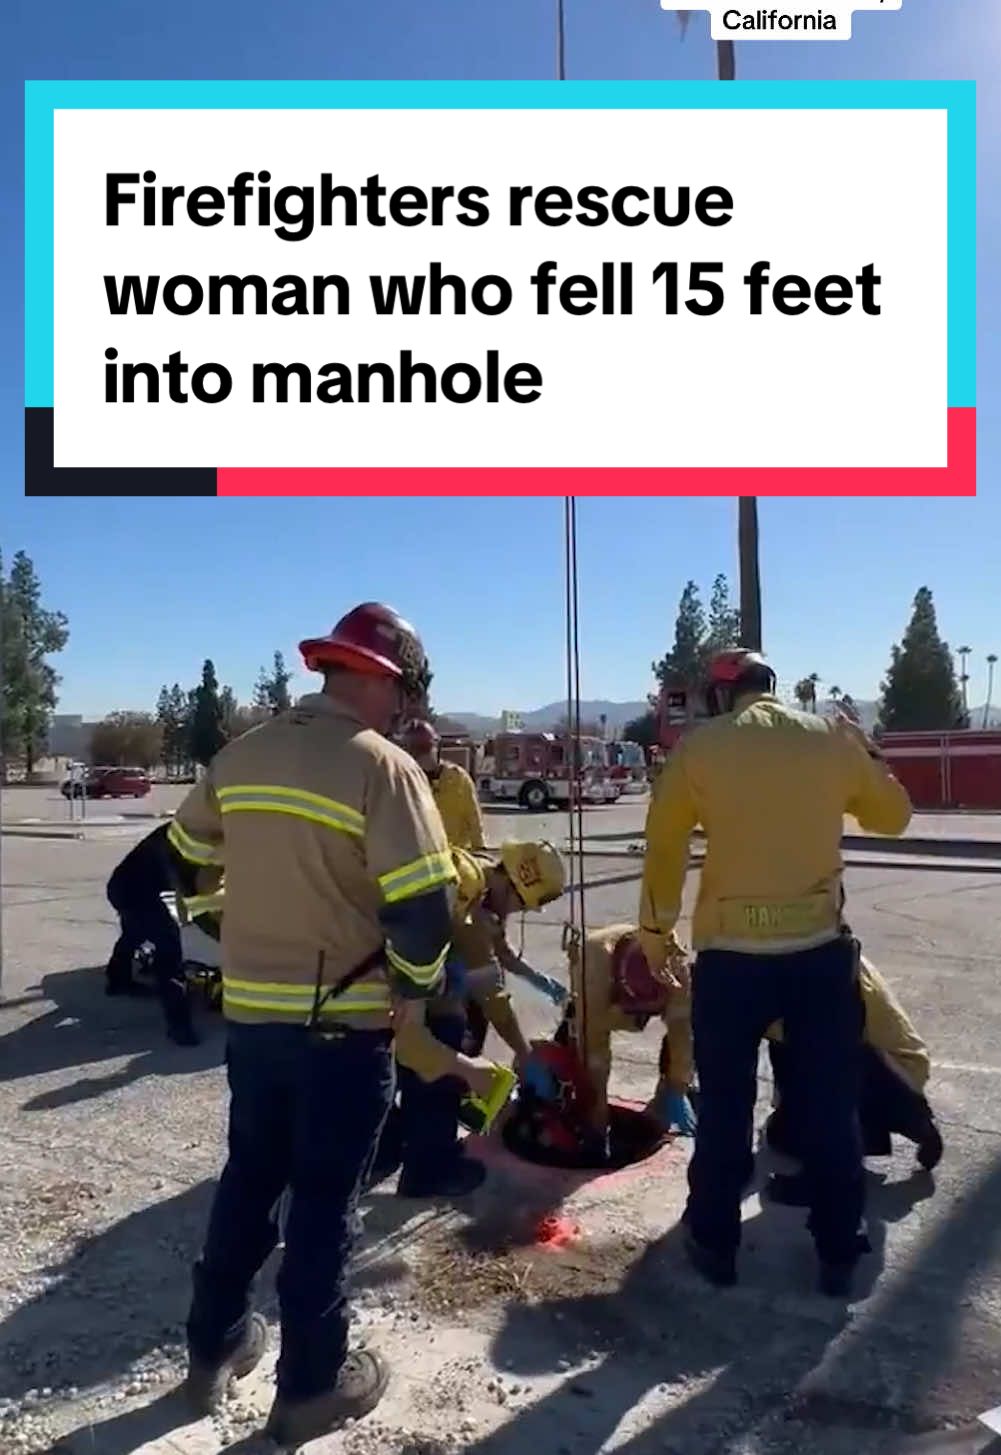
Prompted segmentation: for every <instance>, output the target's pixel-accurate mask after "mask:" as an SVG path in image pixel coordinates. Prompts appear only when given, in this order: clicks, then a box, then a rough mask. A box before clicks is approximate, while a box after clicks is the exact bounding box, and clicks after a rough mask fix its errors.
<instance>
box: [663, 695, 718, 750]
mask: <svg viewBox="0 0 1001 1455" xmlns="http://www.w3.org/2000/svg"><path fill="white" fill-rule="evenodd" d="M708 716H709V712H708V710H707V708H706V705H705V701H704V700H703V697H702V694H701V693H699V692H692V693H689V692H688V690H687V689H686V688H684V687H662V688H661V691H660V697H659V698H658V700H657V741H658V743H659V744H660V746H661V747H662V748H667V749H671V748H673V747H674V745H675V743H676V742H677V741H678V739H679V738H680V737H681V734H682V733H683V732H687V730H688V729H689V728H692V727H695V726H696V725H697V724H698V723H700V722H705V721H706V719H707V718H708Z"/></svg>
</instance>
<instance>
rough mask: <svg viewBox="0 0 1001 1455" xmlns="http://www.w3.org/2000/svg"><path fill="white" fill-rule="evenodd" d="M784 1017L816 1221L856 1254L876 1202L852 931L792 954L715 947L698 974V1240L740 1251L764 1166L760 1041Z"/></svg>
mask: <svg viewBox="0 0 1001 1455" xmlns="http://www.w3.org/2000/svg"><path fill="white" fill-rule="evenodd" d="M776 1020H781V1021H782V1022H783V1024H784V1034H785V1038H786V1039H785V1050H786V1053H787V1064H788V1073H789V1088H790V1096H791V1097H793V1098H794V1099H795V1104H796V1106H797V1109H798V1114H799V1115H798V1121H799V1126H800V1127H801V1129H802V1133H803V1151H804V1175H805V1177H806V1181H807V1186H808V1190H809V1196H810V1222H809V1227H810V1231H811V1232H812V1233H813V1237H814V1241H815V1243H816V1246H817V1252H818V1254H819V1256H820V1257H821V1258H822V1259H823V1260H824V1261H825V1262H831V1263H853V1262H855V1260H856V1259H857V1257H858V1255H859V1252H860V1250H861V1247H862V1246H863V1245H862V1244H861V1243H860V1239H859V1232H860V1228H861V1226H862V1213H863V1210H864V1201H865V1183H864V1176H863V1167H862V1140H861V1135H860V1130H859V1118H858V1106H859V1077H860V1063H861V1054H862V1028H863V1022H864V1011H863V1007H862V999H861V995H860V993H859V989H858V947H857V943H856V941H855V940H854V939H852V938H851V937H850V936H849V935H842V936H840V937H839V938H838V939H837V940H833V941H831V942H830V943H829V944H826V945H821V946H818V947H817V948H816V949H812V950H804V951H801V952H798V953H795V954H791V955H774V956H769V955H743V954H735V953H732V952H730V951H724V950H707V951H703V953H702V954H700V955H699V956H698V959H697V960H696V963H695V969H694V973H693V976H692V1029H693V1033H694V1041H695V1065H696V1069H697V1071H698V1078H699V1117H698V1131H697V1133H696V1138H695V1153H694V1156H693V1157H692V1161H691V1164H690V1166H689V1169H688V1185H689V1198H688V1208H687V1210H686V1214H685V1220H686V1222H687V1224H688V1228H689V1231H690V1232H691V1234H692V1236H693V1237H694V1238H695V1240H696V1242H698V1243H701V1244H703V1245H704V1246H705V1247H706V1248H711V1249H713V1250H715V1251H717V1252H720V1253H726V1254H729V1253H732V1252H734V1251H735V1250H736V1248H737V1247H738V1245H739V1242H740V1205H741V1194H742V1191H743V1187H744V1184H745V1183H746V1180H747V1175H748V1170H749V1168H750V1167H751V1166H752V1165H753V1162H752V1151H751V1140H752V1130H753V1117H754V1103H755V1099H756V1096H757V1067H758V1049H759V1046H760V1044H761V1040H762V1037H763V1036H764V1033H765V1031H766V1030H767V1028H768V1026H769V1025H771V1023H772V1022H773V1021H776Z"/></svg>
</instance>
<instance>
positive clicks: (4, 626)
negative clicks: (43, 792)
mask: <svg viewBox="0 0 1001 1455" xmlns="http://www.w3.org/2000/svg"><path fill="white" fill-rule="evenodd" d="M68 639H69V623H68V621H67V619H66V617H65V616H64V615H63V613H62V612H61V611H50V610H49V609H48V608H47V607H45V606H44V605H43V604H42V587H41V582H40V581H39V579H38V576H37V574H36V572H35V567H34V564H33V563H32V561H31V559H30V557H28V556H27V555H26V554H25V553H24V551H18V552H17V554H16V555H15V556H14V559H13V562H12V564H11V569H10V575H9V576H8V577H6V578H5V577H4V573H3V569H2V565H0V651H2V654H3V661H2V674H3V694H2V698H0V740H2V744H3V751H4V753H5V754H6V752H7V751H10V750H13V752H14V753H15V754H16V755H17V756H18V757H20V758H22V759H23V761H24V767H25V772H26V773H31V772H32V771H33V770H34V766H35V762H36V760H37V759H38V758H39V757H40V756H41V754H42V753H43V752H44V750H45V746H46V742H47V740H48V733H49V724H50V721H51V717H52V713H53V711H54V709H55V706H56V701H57V698H56V688H57V687H58V685H59V680H60V679H59V676H58V674H57V672H56V670H55V668H54V667H53V666H52V664H51V662H49V661H48V660H47V658H48V657H50V656H52V655H53V654H54V653H56V652H61V651H62V649H63V648H64V647H65V645H66V642H67V641H68ZM2 766H3V772H2V774H0V776H2V777H3V778H6V757H5V758H4V760H3V765H2Z"/></svg>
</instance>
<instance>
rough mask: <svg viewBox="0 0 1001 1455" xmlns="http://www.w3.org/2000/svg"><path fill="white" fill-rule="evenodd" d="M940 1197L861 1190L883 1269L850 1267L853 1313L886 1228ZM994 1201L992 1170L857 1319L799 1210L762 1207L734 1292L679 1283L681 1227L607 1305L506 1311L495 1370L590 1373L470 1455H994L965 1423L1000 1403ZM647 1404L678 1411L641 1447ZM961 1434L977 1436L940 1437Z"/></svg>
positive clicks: (604, 1299)
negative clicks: (573, 1366) (830, 1280)
mask: <svg viewBox="0 0 1001 1455" xmlns="http://www.w3.org/2000/svg"><path fill="white" fill-rule="evenodd" d="M932 1186H933V1183H932V1179H931V1178H930V1177H928V1175H927V1174H924V1173H915V1174H914V1176H912V1177H910V1178H908V1179H907V1180H906V1181H905V1182H903V1183H896V1184H893V1183H887V1184H885V1185H883V1184H880V1183H879V1182H875V1185H874V1179H870V1201H869V1219H870V1236H871V1238H872V1243H873V1247H874V1250H875V1254H876V1256H875V1257H871V1258H868V1259H866V1260H864V1262H863V1265H862V1266H861V1267H860V1270H859V1273H860V1277H859V1280H858V1283H857V1287H856V1293H855V1299H856V1301H857V1300H859V1299H861V1298H864V1297H866V1295H867V1292H868V1289H867V1287H866V1285H867V1284H869V1285H871V1284H874V1283H876V1279H877V1277H878V1274H879V1271H880V1263H881V1253H882V1249H883V1246H884V1241H885V1238H884V1234H885V1221H884V1220H888V1221H896V1220H897V1219H899V1218H901V1217H903V1216H905V1215H906V1213H907V1212H908V1211H909V1210H910V1208H911V1207H913V1205H914V1203H915V1202H917V1201H920V1200H922V1199H923V1198H924V1197H927V1196H928V1195H930V1189H931V1187H932ZM999 1203H1001V1163H998V1164H996V1165H994V1166H992V1167H991V1168H989V1169H988V1170H987V1171H986V1173H985V1174H984V1175H983V1177H982V1178H981V1180H980V1182H979V1184H978V1186H977V1187H976V1188H975V1190H974V1191H973V1192H972V1193H971V1194H969V1195H968V1196H966V1197H963V1198H961V1199H959V1200H957V1202H956V1203H955V1204H954V1207H953V1208H952V1210H950V1212H949V1213H948V1214H947V1215H946V1216H945V1217H944V1218H943V1219H942V1221H941V1223H940V1224H938V1226H937V1227H936V1228H935V1229H934V1230H933V1232H932V1234H931V1236H930V1237H929V1238H928V1239H927V1240H926V1241H925V1243H924V1244H923V1245H922V1246H921V1248H920V1249H919V1251H918V1253H917V1255H916V1257H915V1258H914V1260H913V1261H912V1262H911V1263H910V1264H909V1265H907V1266H906V1267H905V1268H904V1269H903V1270H901V1271H900V1272H898V1273H897V1274H896V1275H895V1277H894V1278H893V1280H892V1281H891V1282H889V1283H888V1284H887V1286H886V1287H883V1286H880V1285H877V1286H876V1287H875V1289H874V1291H873V1296H872V1302H871V1303H870V1304H868V1305H866V1306H862V1307H859V1308H857V1309H856V1310H855V1311H854V1312H853V1313H852V1314H851V1315H850V1316H849V1314H848V1311H847V1310H846V1309H845V1308H844V1307H843V1306H841V1305H839V1304H837V1303H833V1302H831V1301H828V1300H825V1299H823V1298H821V1297H820V1296H819V1295H815V1294H813V1293H812V1291H811V1286H810V1284H809V1283H807V1281H806V1279H807V1277H808V1276H809V1274H808V1271H807V1270H808V1268H809V1267H810V1265H812V1254H811V1252H810V1249H809V1241H808V1239H806V1238H805V1234H804V1231H803V1225H802V1216H803V1215H802V1213H801V1212H800V1213H797V1212H794V1211H793V1210H791V1209H785V1208H771V1207H769V1206H768V1205H765V1207H764V1208H763V1209H762V1211H761V1212H760V1213H759V1214H757V1215H755V1216H752V1217H750V1218H748V1219H747V1220H746V1221H745V1223H744V1248H745V1252H744V1254H743V1255H742V1263H741V1283H740V1285H739V1286H738V1287H737V1288H736V1289H733V1290H726V1291H718V1290H714V1289H711V1288H708V1287H706V1286H705V1285H704V1284H702V1283H701V1282H699V1281H698V1280H696V1279H695V1278H694V1277H693V1276H692V1275H691V1274H690V1273H688V1272H687V1271H686V1269H685V1267H684V1263H683V1257H682V1253H681V1249H680V1246H679V1244H680V1233H679V1230H678V1229H673V1230H672V1231H671V1232H670V1233H669V1234H668V1235H667V1236H666V1237H665V1238H663V1239H661V1240H659V1241H658V1242H657V1243H655V1244H653V1245H652V1246H651V1247H649V1248H648V1249H647V1250H646V1252H645V1253H644V1254H643V1255H642V1256H641V1257H640V1258H639V1259H638V1260H637V1261H636V1262H635V1263H634V1264H633V1265H632V1267H631V1268H630V1269H629V1271H628V1273H627V1274H626V1277H625V1278H624V1280H623V1282H622V1284H621V1286H620V1287H619V1288H617V1289H616V1290H614V1291H613V1292H611V1293H609V1294H602V1295H600V1296H598V1295H584V1296H583V1297H578V1298H560V1299H555V1300H551V1301H548V1302H544V1303H541V1304H537V1305H534V1306H532V1305H520V1304H516V1305H513V1306H510V1307H509V1308H508V1309H507V1313H506V1321H505V1323H504V1325H503V1327H502V1329H501V1331H500V1333H499V1334H498V1336H497V1338H496V1341H495V1346H494V1357H495V1359H496V1361H497V1364H498V1367H500V1368H507V1369H510V1370H511V1371H512V1372H514V1373H516V1374H517V1373H522V1374H534V1375H540V1374H544V1373H549V1374H552V1373H554V1372H556V1371H557V1370H558V1369H559V1368H561V1367H562V1368H566V1367H567V1361H568V1360H570V1361H571V1362H574V1363H578V1364H579V1363H581V1362H584V1361H588V1362H592V1363H593V1367H592V1368H590V1369H588V1370H587V1372H585V1373H582V1374H579V1375H568V1376H567V1378H566V1379H565V1380H564V1381H563V1382H562V1383H561V1384H560V1385H559V1386H558V1387H557V1388H556V1389H554V1390H552V1391H551V1392H550V1393H549V1394H548V1395H546V1396H544V1397H543V1398H542V1399H541V1400H539V1401H537V1402H536V1403H534V1404H532V1405H531V1406H529V1407H527V1408H526V1409H524V1410H522V1411H519V1412H518V1413H516V1414H514V1416H513V1417H512V1418H511V1419H510V1420H509V1421H508V1422H507V1423H506V1424H505V1425H504V1426H503V1427H502V1428H500V1429H499V1430H497V1431H495V1432H494V1433H492V1434H490V1435H488V1436H486V1437H485V1438H483V1439H481V1440H479V1441H477V1442H476V1443H474V1444H471V1445H470V1446H469V1447H468V1448H467V1451H466V1452H465V1455H523V1452H524V1451H526V1450H545V1451H552V1452H554V1455H557V1452H569V1451H570V1450H571V1449H572V1450H573V1451H574V1452H575V1455H594V1452H596V1451H598V1450H599V1449H601V1448H603V1447H604V1445H605V1443H606V1442H607V1441H608V1440H609V1439H610V1438H611V1437H612V1435H613V1434H615V1433H616V1432H617V1439H616V1452H617V1455H692V1452H695V1451H698V1452H699V1455H723V1452H730V1451H733V1450H735V1449H737V1448H739V1449H740V1450H741V1451H744V1450H752V1449H753V1450H754V1451H755V1452H766V1451H768V1452H771V1451H776V1452H777V1451H783V1452H787V1451H788V1452H792V1451H803V1450H807V1449H815V1450H816V1449H821V1448H822V1449H824V1450H831V1451H833V1450H835V1449H836V1450H838V1451H842V1450H848V1449H852V1450H858V1451H862V1450H866V1451H879V1452H880V1455H883V1452H886V1455H891V1452H892V1455H919V1452H923V1455H937V1452H939V1451H941V1455H946V1452H947V1451H950V1450H951V1451H953V1452H954V1455H974V1452H978V1455H979V1452H987V1451H990V1452H991V1455H993V1452H994V1451H995V1450H996V1449H999V1450H1001V1445H999V1444H998V1442H996V1441H994V1439H993V1437H992V1436H991V1435H990V1433H989V1432H987V1431H984V1430H983V1429H982V1428H980V1429H979V1430H978V1429H977V1428H976V1427H975V1426H973V1424H972V1421H973V1419H974V1418H975V1416H976V1414H977V1413H979V1412H980V1411H982V1410H984V1409H987V1408H988V1407H990V1406H991V1405H992V1404H997V1403H999V1402H1001V1386H994V1387H992V1382H993V1381H994V1380H995V1378H996V1375H995V1369H996V1365H997V1359H996V1323H995V1322H994V1321H993V1320H992V1318H991V1315H990V1310H989V1308H986V1307H985V1308H979V1307H978V1303H979V1298H983V1299H985V1302H986V1301H987V1300H988V1299H989V1298H990V1297H991V1296H992V1295H988V1294H985V1292H984V1290H983V1285H982V1275H983V1272H984V1270H985V1269H987V1268H988V1267H990V1266H991V1264H992V1262H993V1260H994V1259H995V1258H996V1256H997V1253H998V1251H999V1249H1001V1219H999V1218H998V1216H997V1208H998V1206H999ZM797 1219H798V1225H797ZM796 1242H799V1243H800V1244H801V1247H796V1246H795V1243H796ZM866 1265H868V1267H867V1266H866ZM797 1268H799V1269H800V1272H797ZM992 1292H993V1290H992ZM978 1294H979V1298H978ZM957 1369H958V1370H961V1371H962V1372H961V1373H960V1374H957ZM655 1394H656V1395H658V1396H659V1398H660V1399H662V1400H664V1401H665V1402H666V1401H667V1400H670V1402H671V1408H670V1409H669V1410H668V1411H667V1412H666V1413H665V1414H663V1415H662V1416H661V1417H660V1418H655V1419H653V1420H652V1421H650V1422H649V1423H647V1425H646V1428H643V1429H638V1430H636V1431H635V1433H633V1432H632V1431H631V1430H630V1425H631V1423H632V1421H633V1420H634V1419H635V1415H634V1414H633V1411H634V1410H635V1409H636V1407H637V1406H638V1405H640V1404H641V1403H643V1402H644V1401H646V1400H648V1399H649V1398H650V1397H651V1396H652V1395H655ZM647 1420H649V1416H647ZM960 1420H967V1421H970V1422H971V1423H970V1426H969V1428H968V1429H966V1430H965V1431H961V1432H956V1433H948V1434H947V1433H946V1432H945V1427H946V1426H947V1425H955V1424H956V1423H957V1422H958V1421H960ZM620 1427H621V1428H620ZM936 1431H941V1433H939V1434H937V1433H935V1432H936ZM915 1437H917V1438H915Z"/></svg>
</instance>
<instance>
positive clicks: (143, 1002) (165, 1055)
mask: <svg viewBox="0 0 1001 1455" xmlns="http://www.w3.org/2000/svg"><path fill="white" fill-rule="evenodd" d="M40 999H41V1000H43V1001H49V1002H52V1004H53V1009H51V1010H48V1011H45V1012H44V1013H43V1014H42V1015H39V1016H35V1017H34V1018H33V1019H31V1020H27V1021H24V1022H23V1023H22V1024H21V1025H19V1026H17V1027H16V1028H15V1029H14V1030H12V1031H8V1033H7V1034H6V1035H5V1036H3V1037H2V1038H0V1082H3V1081H19V1080H22V1079H24V1078H26V1077H31V1076H43V1075H47V1074H48V1073H50V1072H53V1071H64V1070H70V1069H75V1068H77V1067H80V1066H92V1065H94V1064H95V1063H99V1062H102V1061H111V1060H119V1059H120V1058H121V1057H123V1056H127V1057H130V1058H131V1059H130V1060H129V1062H128V1064H127V1065H125V1066H124V1067H122V1068H121V1069H119V1070H115V1071H112V1072H109V1073H107V1074H106V1075H103V1076H83V1077H79V1078H78V1079H77V1080H75V1081H73V1082H70V1083H69V1084H67V1085H65V1086H59V1087H56V1088H54V1089H52V1090H50V1091H46V1092H43V1093H41V1094H40V1095H38V1096H35V1097H33V1098H31V1099H30V1100H28V1101H27V1102H25V1104H24V1109H25V1110H26V1111H41V1110H46V1109H50V1108H52V1107H58V1106H68V1105H72V1104H73V1103H74V1102H78V1101H86V1100H89V1099H91V1098H93V1097H96V1096H101V1095H103V1094H104V1093H105V1092H107V1091H113V1090H115V1089H116V1088H118V1087H122V1086H126V1085H128V1084H129V1083H130V1082H133V1081H136V1080H138V1079H139V1078H140V1077H142V1076H146V1075H153V1074H155V1075H158V1076H168V1075H174V1074H182V1075H191V1074H192V1073H194V1072H198V1071H204V1070H206V1069H207V1068H208V1067H210V1066H216V1065H218V1064H219V1063H220V1061H221V1060H222V1040H223V1032H222V1023H221V1020H220V1019H219V1017H218V1016H214V1015H211V1014H210V1013H208V1012H207V1011H205V1012H202V1013H199V1007H198V1006H197V1005H196V1007H195V1018H196V1024H197V1026H198V1031H199V1034H200V1035H201V1036H202V1044H201V1045H200V1046H196V1047H193V1048H183V1047H179V1046H175V1045H174V1044H173V1043H172V1042H170V1041H168V1040H167V1037H166V1034H165V1031H164V1024H163V1014H162V1012H161V1010H160V1006H159V1002H158V1000H157V998H156V996H155V995H150V996H144V997H142V998H133V997H122V998H115V999H109V998H108V997H107V996H106V995H105V993H104V967H103V966H101V967H86V968H83V969H79V970H63V971H59V972H58V973H54V974H51V975H46V976H45V977H44V978H43V980H42V984H41V996H40Z"/></svg>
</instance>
